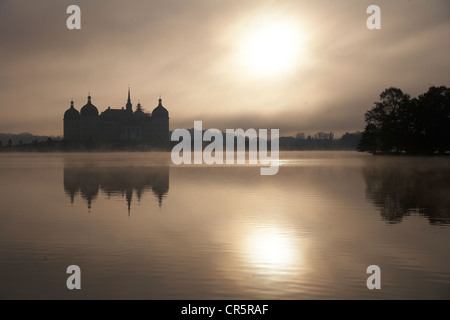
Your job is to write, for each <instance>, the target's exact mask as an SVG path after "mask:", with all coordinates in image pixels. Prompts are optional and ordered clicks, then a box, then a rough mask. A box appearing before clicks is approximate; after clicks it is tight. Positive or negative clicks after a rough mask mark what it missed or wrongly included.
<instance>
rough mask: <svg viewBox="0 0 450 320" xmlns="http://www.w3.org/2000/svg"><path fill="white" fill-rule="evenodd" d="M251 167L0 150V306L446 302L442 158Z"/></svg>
mask: <svg viewBox="0 0 450 320" xmlns="http://www.w3.org/2000/svg"><path fill="white" fill-rule="evenodd" d="M259 169H260V167H258V165H223V166H222V165H216V166H207V165H182V166H176V165H174V164H172V162H171V159H170V153H139V152H131V153H66V154H64V153H0V179H1V180H0V181H1V182H0V203H1V205H0V299H450V247H449V243H450V158H449V157H444V158H439V157H434V158H425V157H394V156H371V155H367V154H360V153H356V152H337V151H335V152H331V151H321V152H309V151H303V152H280V168H279V171H278V173H277V174H276V175H273V176H262V175H260V170H259ZM70 265H77V266H79V267H80V269H81V290H68V289H67V287H66V280H67V278H68V277H69V276H70V275H69V274H67V273H66V269H67V267H68V266H70ZM370 265H377V266H379V267H380V270H381V289H379V290H377V289H374V290H369V289H368V288H367V286H366V280H367V278H368V277H369V276H370V274H368V273H366V270H367V267H368V266H370Z"/></svg>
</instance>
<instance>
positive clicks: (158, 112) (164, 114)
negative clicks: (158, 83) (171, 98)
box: [152, 98, 169, 118]
mask: <svg viewBox="0 0 450 320" xmlns="http://www.w3.org/2000/svg"><path fill="white" fill-rule="evenodd" d="M152 117H154V118H169V111H167V109H166V108H164V107H163V105H162V99H161V98H159V103H158V106H157V107H156V108H155V109H153V112H152Z"/></svg>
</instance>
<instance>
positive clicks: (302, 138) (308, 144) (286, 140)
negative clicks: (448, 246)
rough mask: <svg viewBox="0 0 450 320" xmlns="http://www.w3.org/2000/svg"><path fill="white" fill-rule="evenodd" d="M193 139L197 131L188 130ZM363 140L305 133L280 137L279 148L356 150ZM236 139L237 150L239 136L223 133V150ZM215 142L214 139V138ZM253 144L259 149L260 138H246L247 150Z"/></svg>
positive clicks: (356, 135) (355, 134)
mask: <svg viewBox="0 0 450 320" xmlns="http://www.w3.org/2000/svg"><path fill="white" fill-rule="evenodd" d="M188 131H189V133H190V134H191V138H192V139H193V137H194V134H195V130H194V129H192V128H191V129H188ZM205 131H206V130H202V132H201V133H200V132H197V135H198V136H200V137H203V134H204V133H205ZM360 138H361V132H359V131H357V132H352V133H349V132H347V133H345V134H344V135H343V136H342V137H341V138H337V139H336V138H335V137H334V133H333V132H323V131H319V132H317V133H316V134H314V135H308V136H306V134H305V133H304V132H299V133H297V134H296V135H295V137H293V136H287V137H280V138H279V148H280V150H356V147H357V146H358V143H359V141H360ZM232 139H235V143H234V149H235V150H237V139H238V136H237V135H230V134H227V133H225V132H222V145H223V149H224V150H225V149H226V147H227V146H226V141H227V140H232ZM213 141H214V138H213ZM251 141H252V142H253V143H254V144H255V145H256V147H257V148H258V149H259V138H248V137H247V136H246V137H245V150H249V147H250V142H251ZM178 143H179V141H171V142H170V149H171V148H173V147H174V146H175V145H177V144H178ZM210 143H211V142H210V141H202V150H203V149H205V147H206V146H208V145H209V144H210ZM271 146H272V145H271V143H270V142H269V143H268V146H267V149H268V150H270V149H271ZM191 150H194V142H193V140H192V141H191Z"/></svg>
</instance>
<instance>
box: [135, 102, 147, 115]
mask: <svg viewBox="0 0 450 320" xmlns="http://www.w3.org/2000/svg"><path fill="white" fill-rule="evenodd" d="M133 114H134V115H135V116H137V117H142V116H144V115H145V113H144V111H142V107H141V104H140V103H138V105H137V109H136V111H135V112H134V113H133Z"/></svg>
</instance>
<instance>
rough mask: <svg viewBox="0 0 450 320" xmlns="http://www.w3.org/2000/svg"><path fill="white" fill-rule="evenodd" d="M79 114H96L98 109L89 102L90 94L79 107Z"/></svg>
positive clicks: (89, 115)
mask: <svg viewBox="0 0 450 320" xmlns="http://www.w3.org/2000/svg"><path fill="white" fill-rule="evenodd" d="M81 116H88V117H96V116H98V109H97V107H96V106H94V105H93V104H92V103H91V96H90V95H89V96H88V103H87V104H85V105H84V107H83V108H81Z"/></svg>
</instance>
